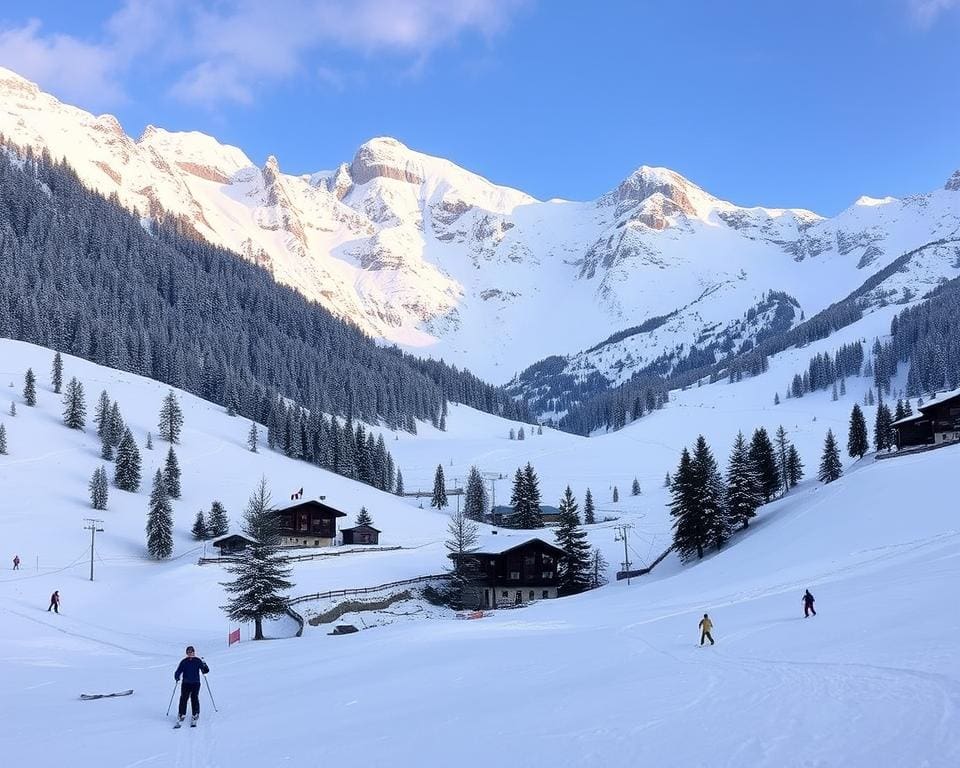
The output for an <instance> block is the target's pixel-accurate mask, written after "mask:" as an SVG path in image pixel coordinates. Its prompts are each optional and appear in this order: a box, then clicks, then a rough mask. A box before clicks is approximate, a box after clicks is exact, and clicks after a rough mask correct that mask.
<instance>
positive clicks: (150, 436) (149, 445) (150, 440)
mask: <svg viewBox="0 0 960 768" xmlns="http://www.w3.org/2000/svg"><path fill="white" fill-rule="evenodd" d="M147 450H148V451H152V450H153V434H152V433H150V432H147Z"/></svg>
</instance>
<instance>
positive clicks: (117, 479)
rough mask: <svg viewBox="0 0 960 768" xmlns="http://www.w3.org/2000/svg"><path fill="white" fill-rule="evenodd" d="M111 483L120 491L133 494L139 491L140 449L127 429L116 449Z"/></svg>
mask: <svg viewBox="0 0 960 768" xmlns="http://www.w3.org/2000/svg"><path fill="white" fill-rule="evenodd" d="M113 482H114V484H115V485H116V486H117V488H119V489H120V490H121V491H130V492H131V493H135V492H136V491H138V490H139V489H140V449H138V448H137V443H136V441H135V440H134V439H133V434H132V433H131V432H130V430H129V429H127V430H126V431H124V433H123V438H121V440H120V445H119V446H118V447H117V462H116V465H115V466H114V470H113Z"/></svg>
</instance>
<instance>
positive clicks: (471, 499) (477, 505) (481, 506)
mask: <svg viewBox="0 0 960 768" xmlns="http://www.w3.org/2000/svg"><path fill="white" fill-rule="evenodd" d="M463 511H464V512H465V513H466V515H467V517H468V518H470V519H471V520H473V521H474V522H478V523H482V522H483V520H484V517H485V516H486V511H487V489H486V488H485V487H484V485H483V476H482V475H481V474H480V470H479V469H477V468H476V467H470V474H469V475H468V476H467V495H466V498H465V499H464V503H463Z"/></svg>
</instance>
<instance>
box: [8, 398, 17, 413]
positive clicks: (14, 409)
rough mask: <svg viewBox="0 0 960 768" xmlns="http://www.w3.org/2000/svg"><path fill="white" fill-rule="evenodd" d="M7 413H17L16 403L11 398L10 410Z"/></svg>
mask: <svg viewBox="0 0 960 768" xmlns="http://www.w3.org/2000/svg"><path fill="white" fill-rule="evenodd" d="M9 413H10V415H11V416H16V415H17V404H16V403H15V402H13V400H11V401H10V411H9Z"/></svg>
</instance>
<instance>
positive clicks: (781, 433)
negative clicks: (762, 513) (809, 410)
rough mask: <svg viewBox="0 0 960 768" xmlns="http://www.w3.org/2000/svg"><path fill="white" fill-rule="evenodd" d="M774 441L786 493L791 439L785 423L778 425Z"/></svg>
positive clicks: (788, 483) (788, 486) (778, 468)
mask: <svg viewBox="0 0 960 768" xmlns="http://www.w3.org/2000/svg"><path fill="white" fill-rule="evenodd" d="M774 441H775V443H776V451H777V470H778V472H779V473H780V483H781V486H782V489H783V493H786V492H787V491H788V490H789V489H790V482H789V477H788V458H789V454H790V440H789V439H788V438H787V430H785V429H784V428H783V424H781V425H780V426H779V427H777V434H776V436H775V438H774ZM758 506H759V505H758Z"/></svg>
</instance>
